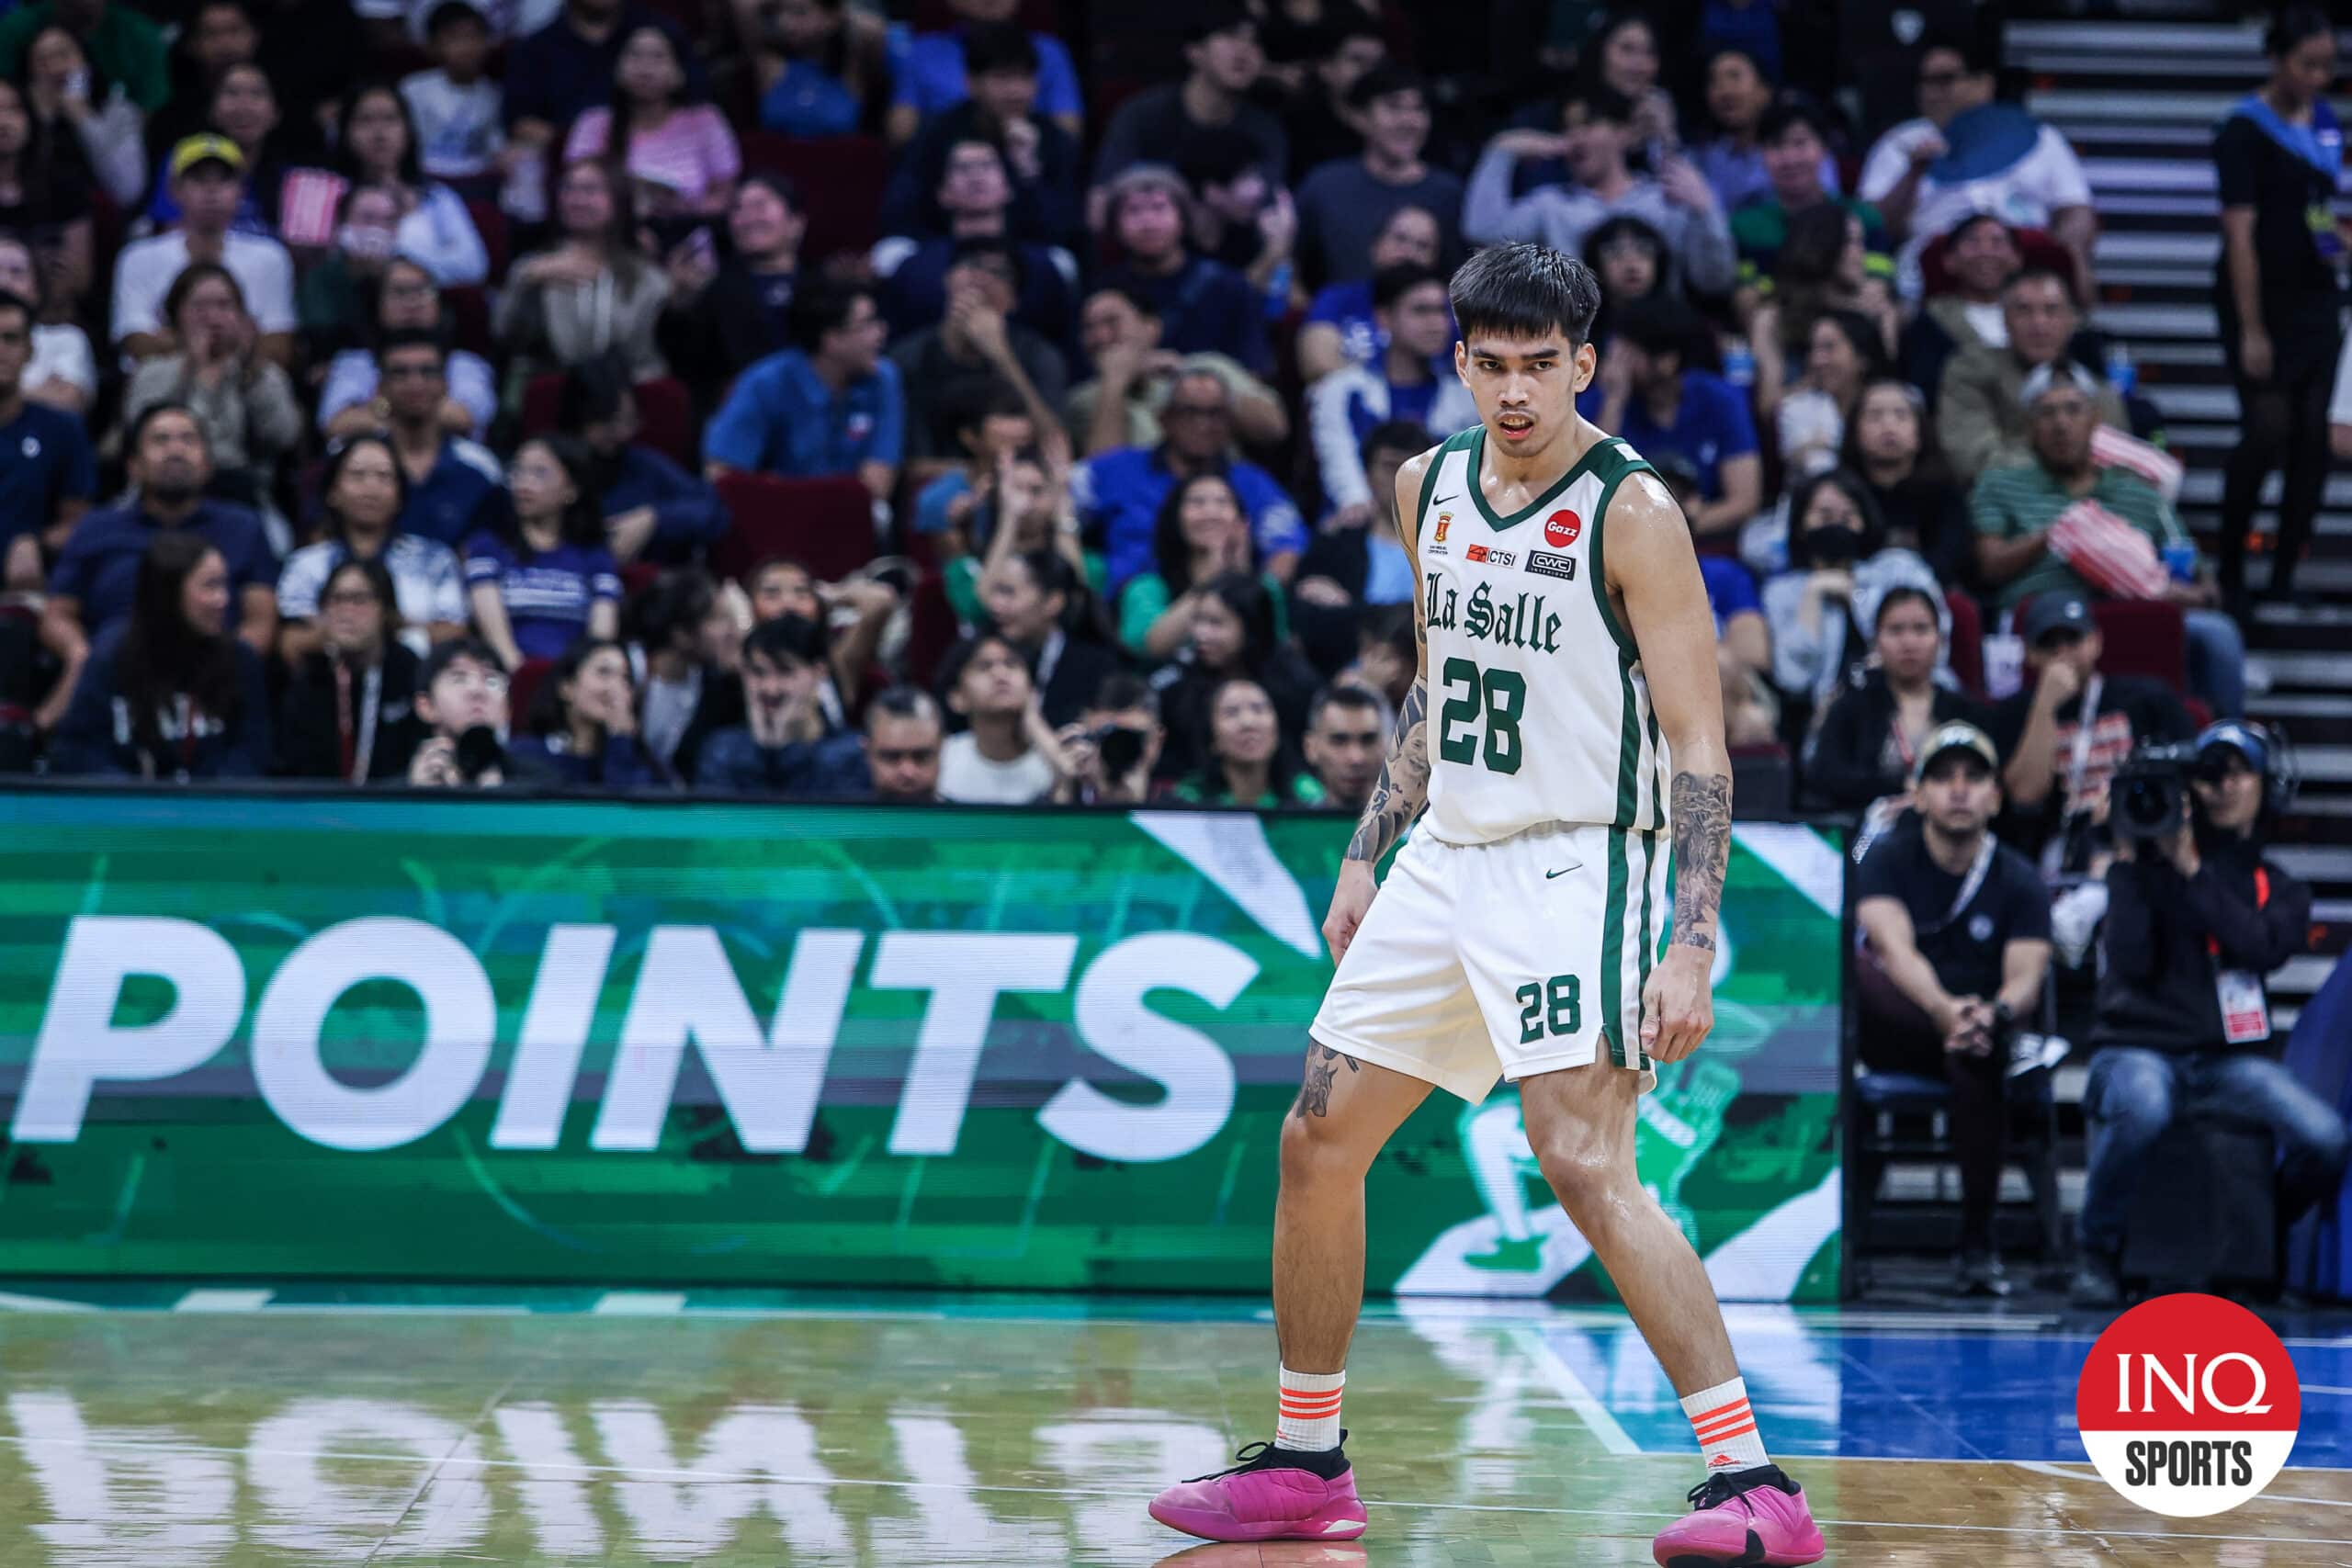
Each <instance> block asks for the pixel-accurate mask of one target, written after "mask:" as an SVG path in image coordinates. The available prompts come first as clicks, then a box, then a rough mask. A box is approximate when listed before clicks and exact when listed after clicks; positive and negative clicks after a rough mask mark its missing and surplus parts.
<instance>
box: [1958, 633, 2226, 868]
mask: <svg viewBox="0 0 2352 1568" xmlns="http://www.w3.org/2000/svg"><path fill="white" fill-rule="evenodd" d="M2018 632H2019V634H2020V635H2021V636H2022V637H2024V638H2025V645H2026V655H2025V661H2026V671H2027V682H2026V684H2025V686H2024V687H2023V688H2022V689H2020V690H2019V691H2018V693H2017V694H2016V695H2014V696H2012V697H2010V698H2009V699H2008V700H2007V702H2005V703H2002V704H2001V705H1999V706H1997V707H1996V708H1995V709H1994V710H1993V714H1992V717H1991V720H1990V722H1989V723H1987V724H1986V726H1985V728H1986V730H1987V732H1988V733H1989V734H1990V735H1991V737H1992V739H1993V743H1994V744H1995V745H1996V746H1997V747H1998V748H1999V749H2000V753H2001V755H2002V756H2003V757H2005V758H2007V761H2006V762H2005V763H2004V764H2003V765H2002V768H2001V784H2002V786H2003V787H2004V788H2005V789H2006V790H2007V792H2008V797H2009V802H2008V814H2007V817H2006V818H2004V819H2003V822H2002V830H2001V836H2002V837H2003V838H2005V839H2007V840H2008V841H2009V842H2010V843H2012V844H2014V845H2016V846H2017V847H2018V849H2019V850H2021V851H2023V852H2025V853H2026V854H2027V855H2029V856H2031V857H2033V858H2034V859H2036V860H2037V861H2038V862H2039V863H2040V864H2041V871H2042V873H2043V874H2044V875H2045V876H2049V875H2054V874H2057V873H2060V872H2064V871H2081V870H2086V869H2087V867H2088V862H2089V854H2090V837H2091V831H2092V829H2094V828H2096V827H2098V826H2100V825H2102V824H2104V823H2105V822H2106V821H2107V784H2108V781H2109V779H2110V778H2112V777H2113V776H2114V773H2115V768H2116V764H2117V763H2119V762H2120V761H2123V759H2124V758H2125V757H2127V756H2129V755H2131V749H2132V748H2133V747H2134V746H2138V745H2142V744H2143V743H2145V742H2147V741H2151V740H2186V739H2188V738H2189V737H2190V736H2192V735H2194V734H2195V733H2196V732H2197V728H2196V726H2195V725H2194V724H2192V723H2190V722H2189V717H2188V709H2187V708H2185V707H2183V706H2181V704H2180V699H2179V698H2178V697H2177V696H2175V695H2174V694H2173V692H2172V688H2170V687H2169V686H2166V685H2165V683H2164V682H2161V681H2153V680H2150V679H2149V678H2148V677H2146V676H2144V675H2101V674H2100V673H2099V671H2098V660H2099V655H2100V653H2101V652H2103V651H2104V650H2105V645H2104V644H2103V643H2102V642H2100V640H2099V634H2098V622H2097V621H2095V620H2094V619H2092V617H2091V607H2090V604H2089V602H2088V601H2087V600H2086V599H2084V598H2083V597H2082V596H2081V595H2080V594H2075V593H2041V594H2036V595H2035V596H2034V599H2033V602H2032V603H2031V604H2029V605H2027V606H2026V613H2025V618H2024V620H2023V621H2022V622H2021V623H2020V624H2019V626H2018ZM2086 730H2087V731H2088V733H2087V734H2086V733H2085V731H2086Z"/></svg>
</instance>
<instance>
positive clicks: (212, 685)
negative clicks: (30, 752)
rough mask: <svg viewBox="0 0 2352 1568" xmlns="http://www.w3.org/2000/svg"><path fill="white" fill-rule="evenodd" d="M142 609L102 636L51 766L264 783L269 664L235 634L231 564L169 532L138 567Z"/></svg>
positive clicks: (196, 538) (192, 537)
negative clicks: (265, 670)
mask: <svg viewBox="0 0 2352 1568" xmlns="http://www.w3.org/2000/svg"><path fill="white" fill-rule="evenodd" d="M134 570H135V572H136V575H137V586H136V588H135V589H134V590H133V605H132V608H131V610H130V614H128V615H125V616H124V617H123V619H122V621H121V622H120V623H119V625H117V626H112V627H110V628H108V629H107V631H106V632H104V633H103V634H101V635H100V637H99V638H98V644H97V651H96V653H95V654H94V655H93V656H92V657H91V659H90V660H89V664H88V666H87V668H85V670H83V671H82V672H81V678H80V680H79V682H77V684H76V685H75V687H74V703H73V706H72V707H71V708H70V709H69V710H68V711H67V713H66V715H65V717H64V721H63V722H62V724H60V725H59V726H58V727H57V737H56V739H55V741H54V742H53V743H52V744H51V748H50V766H51V769H52V770H53V771H55V772H57V773H114V774H119V775H123V776H127V777H130V778H143V779H151V780H153V779H170V780H173V781H175V782H179V783H186V782H187V780H189V779H211V778H258V777H260V776H261V775H262V773H264V772H265V771H266V768H267V766H268V761H269V694H268V692H267V690H266V687H265V686H264V685H263V682H262V664H261V657H260V655H258V654H256V653H255V652H254V650H253V649H251V648H249V647H247V646H246V645H245V644H244V643H243V642H242V641H240V640H239V639H238V638H236V637H232V636H230V635H229V630H228V620H229V595H230V575H229V565H228V562H227V561H226V560H225V559H224V558H222V556H221V553H220V550H219V548H217V547H215V546H214V545H213V544H212V543H211V541H209V540H208V539H206V538H204V537H203V536H200V535H198V534H194V533H182V532H177V531H175V532H171V533H161V534H157V535H155V536H154V537H153V539H152V540H151V541H149V543H148V546H147V547H146V548H145V549H144V550H143V551H141V554H140V557H139V559H138V561H137V563H136V565H135V567H134Z"/></svg>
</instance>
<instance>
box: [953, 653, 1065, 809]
mask: <svg viewBox="0 0 2352 1568" xmlns="http://www.w3.org/2000/svg"><path fill="white" fill-rule="evenodd" d="M939 684H940V690H941V691H942V692H943V693H944V694H945V698H946V704H947V707H948V709H949V711H951V712H953V713H954V714H955V715H956V716H957V717H958V718H960V719H962V720H963V721H964V724H965V727H966V728H964V729H963V730H962V731H961V732H960V733H958V734H955V735H951V736H949V737H948V738H947V741H946V744H945V746H944V748H943V750H942V751H941V753H940V762H939V797H940V798H941V799H942V800H952V801H956V802H957V803H959V804H961V805H966V806H1026V805H1029V804H1031V803H1032V802H1035V801H1039V800H1043V799H1044V798H1045V797H1046V795H1048V794H1050V793H1051V792H1052V790H1053V788H1054V784H1055V781H1056V780H1057V779H1058V778H1059V777H1061V776H1062V762H1061V753H1060V750H1059V749H1058V747H1057V745H1056V743H1055V740H1054V732H1053V729H1052V728H1051V727H1049V726H1048V725H1047V724H1046V719H1045V715H1044V713H1043V712H1042V711H1041V709H1040V708H1039V706H1038V701H1037V688H1036V683H1035V680H1034V678H1033V677H1032V675H1031V673H1030V669H1029V664H1028V661H1027V660H1025V659H1023V657H1022V654H1021V649H1019V648H1018V647H1016V646H1015V645H1014V644H1013V643H1012V641H1011V639H1009V638H1007V637H1002V636H1001V635H999V634H997V633H994V632H983V633H981V634H980V635H979V636H978V637H972V638H970V639H969V640H967V641H966V642H963V643H960V644H958V645H957V646H956V648H954V649H950V650H949V652H948V654H947V657H946V658H945V659H944V660H942V665H941V671H940V678H939Z"/></svg>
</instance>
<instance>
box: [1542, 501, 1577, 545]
mask: <svg viewBox="0 0 2352 1568" xmlns="http://www.w3.org/2000/svg"><path fill="white" fill-rule="evenodd" d="M1583 532H1584V519H1583V518H1581V517H1579V516H1577V514H1576V513H1573V512H1570V511H1569V510H1568V509H1567V508H1566V507H1565V506H1564V507H1562V508H1561V509H1560V510H1559V511H1557V512H1555V513H1552V515H1551V516H1549V517H1546V518H1545V519H1544V543H1545V544H1547V545H1549V546H1551V547H1553V548H1554V549H1555V550H1565V549H1566V548H1567V547H1569V546H1570V545H1573V544H1575V543H1576V542H1577V535H1579V534H1581V533H1583Z"/></svg>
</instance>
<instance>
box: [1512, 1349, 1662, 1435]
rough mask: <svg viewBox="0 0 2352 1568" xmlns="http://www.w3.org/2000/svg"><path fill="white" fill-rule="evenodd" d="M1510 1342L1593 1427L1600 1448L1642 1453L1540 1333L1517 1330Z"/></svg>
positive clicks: (1604, 1406)
mask: <svg viewBox="0 0 2352 1568" xmlns="http://www.w3.org/2000/svg"><path fill="white" fill-rule="evenodd" d="M1511 1341H1512V1343H1513V1344H1516V1345H1517V1346H1518V1347H1519V1348H1520V1350H1521V1352H1522V1353H1523V1354H1524V1355H1525V1356H1526V1357H1527V1359H1529V1360H1531V1361H1532V1362H1534V1363H1535V1368H1536V1370H1537V1371H1540V1372H1542V1373H1543V1374H1544V1381H1545V1382H1549V1383H1550V1384H1551V1385H1552V1389H1553V1392H1554V1393H1557V1394H1558V1395H1559V1396H1560V1397H1561V1398H1562V1399H1563V1400H1565V1401H1566V1402H1567V1405H1568V1408H1569V1409H1571V1410H1574V1411H1575V1412H1576V1413H1577V1415H1578V1416H1582V1417H1583V1418H1584V1424H1585V1425H1586V1426H1588V1427H1591V1428H1592V1435H1593V1436H1594V1437H1596V1438H1600V1446H1601V1447H1602V1448H1604V1449H1607V1450H1609V1451H1610V1452H1611V1453H1612V1454H1637V1453H1640V1452H1641V1451H1642V1447H1641V1445H1640V1444H1639V1443H1636V1442H1635V1441H1634V1439H1633V1438H1631V1437H1630V1436H1628V1435H1627V1433H1626V1431H1625V1428H1624V1427H1621V1426H1619V1425H1618V1424H1617V1417H1616V1416H1611V1414H1610V1413H1609V1406H1607V1405H1605V1404H1601V1403H1600V1399H1599V1398H1598V1397H1597V1396H1596V1395H1595V1394H1594V1393H1593V1392H1592V1390H1590V1389H1589V1388H1587V1387H1586V1386H1585V1382H1584V1379H1582V1378H1580V1377H1578V1376H1577V1374H1576V1369H1575V1368H1573V1367H1571V1366H1569V1365H1568V1364H1567V1362H1566V1361H1564V1360H1562V1359H1560V1353H1559V1352H1558V1351H1557V1350H1555V1349H1553V1348H1552V1347H1551V1346H1550V1345H1549V1344H1547V1343H1545V1341H1544V1335H1543V1332H1542V1330H1540V1329H1534V1328H1521V1329H1519V1330H1517V1331H1515V1332H1514V1333H1513V1334H1512V1335H1511Z"/></svg>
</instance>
